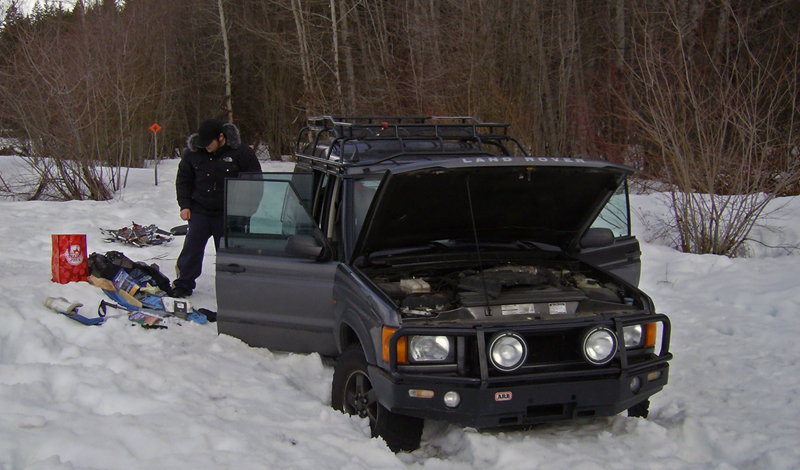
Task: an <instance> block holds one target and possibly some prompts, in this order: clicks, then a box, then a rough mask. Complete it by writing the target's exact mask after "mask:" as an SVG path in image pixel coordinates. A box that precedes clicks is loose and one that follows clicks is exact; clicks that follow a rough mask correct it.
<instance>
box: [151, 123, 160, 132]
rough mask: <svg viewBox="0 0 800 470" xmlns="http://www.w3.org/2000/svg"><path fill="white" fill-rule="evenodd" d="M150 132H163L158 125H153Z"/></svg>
mask: <svg viewBox="0 0 800 470" xmlns="http://www.w3.org/2000/svg"><path fill="white" fill-rule="evenodd" d="M150 130H151V131H153V132H158V131H160V130H161V126H159V125H158V124H153V125H152V126H150Z"/></svg>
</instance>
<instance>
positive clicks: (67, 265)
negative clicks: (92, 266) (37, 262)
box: [50, 235, 89, 284]
mask: <svg viewBox="0 0 800 470" xmlns="http://www.w3.org/2000/svg"><path fill="white" fill-rule="evenodd" d="M50 265H51V268H52V270H53V282H58V283H60V284H66V283H68V282H79V281H86V280H87V279H88V278H89V264H88V262H87V256H86V235H53V257H52V261H51V262H50Z"/></svg>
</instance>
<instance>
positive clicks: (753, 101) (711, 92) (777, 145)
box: [630, 6, 800, 256]
mask: <svg viewBox="0 0 800 470" xmlns="http://www.w3.org/2000/svg"><path fill="white" fill-rule="evenodd" d="M723 8H726V6H723ZM689 11H690V12H691V11H692V9H690V10H689ZM683 13H685V10H677V9H670V8H667V9H666V10H665V11H664V17H663V21H661V22H659V21H656V20H655V17H654V16H652V15H651V14H650V12H643V11H639V12H638V13H637V14H638V16H637V17H636V20H637V27H638V28H639V33H638V34H637V36H636V40H635V43H634V47H635V48H636V50H635V51H634V52H633V59H632V60H633V63H632V67H631V72H632V74H631V77H632V79H633V86H632V89H633V90H634V92H635V93H636V94H637V96H638V97H639V100H638V101H637V102H635V107H634V108H632V109H630V112H631V115H632V116H633V117H634V119H635V121H636V123H637V125H638V127H639V129H640V131H641V132H642V133H643V135H644V137H645V138H646V139H647V141H648V142H650V144H652V147H651V148H652V149H653V152H654V153H656V155H658V156H659V158H660V160H661V162H662V165H663V171H664V175H665V177H666V179H667V181H668V182H670V183H673V185H672V186H671V188H672V189H671V191H670V208H671V209H672V212H673V216H674V221H673V223H672V224H671V225H672V226H673V228H674V229H675V232H674V233H675V240H674V243H675V245H676V246H677V247H678V248H679V249H681V250H682V251H686V252H692V253H715V254H721V255H727V256H737V255H740V254H742V246H743V244H744V242H745V241H746V240H747V237H748V235H749V233H750V230H751V229H752V228H753V226H754V225H755V224H757V223H758V222H759V220H760V218H761V217H762V215H763V214H764V211H765V209H766V207H767V205H768V204H769V202H770V201H772V200H773V199H774V198H775V197H776V196H778V195H781V194H783V193H784V192H785V191H786V190H787V189H788V188H791V187H792V186H793V185H796V184H797V182H798V181H800V165H798V163H797V161H796V159H794V158H792V157H791V155H790V149H791V146H792V145H793V142H795V141H796V136H797V130H798V129H797V127H796V123H795V122H794V119H793V118H790V120H789V121H788V122H787V121H786V117H787V116H794V115H796V113H797V111H798V110H797V96H798V95H797V90H798V80H799V78H798V77H800V68H798V42H797V37H796V36H795V37H794V38H788V40H786V39H787V38H785V37H784V38H783V40H781V38H780V37H779V36H776V37H774V38H773V39H774V41H773V42H772V44H771V45H769V46H768V47H762V48H760V50H758V51H756V49H757V48H756V47H755V45H754V38H753V37H751V36H749V35H748V32H747V31H746V30H745V29H743V28H742V27H741V21H742V18H740V17H739V16H738V15H737V14H735V12H730V11H729V13H728V14H730V18H731V19H732V20H733V21H734V24H732V25H731V27H732V28H733V29H734V31H735V32H736V33H735V36H734V38H733V41H732V43H730V44H729V46H728V47H729V51H730V52H729V53H728V54H727V57H726V59H725V61H724V63H713V62H711V61H701V60H698V57H699V58H706V57H713V55H714V54H715V52H718V51H719V47H717V46H716V45H714V46H712V47H710V48H709V47H706V46H705V44H704V43H703V42H701V41H699V40H698V39H697V37H696V36H695V35H694V27H693V26H692V24H693V23H695V22H696V18H694V17H693V16H692V15H689V16H686V15H684V14H683ZM728 14H725V15H724V16H727V15H728ZM682 22H684V23H682ZM686 22H688V24H689V25H688V26H687V25H686ZM669 44H672V45H673V46H674V49H671V48H669V47H668V46H667V45H669ZM665 46H667V47H665ZM786 48H789V50H790V51H791V52H790V54H789V55H786V54H785V53H786V50H787V49H786ZM756 54H758V56H756ZM784 59H788V60H784Z"/></svg>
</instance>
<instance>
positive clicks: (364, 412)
mask: <svg viewBox="0 0 800 470" xmlns="http://www.w3.org/2000/svg"><path fill="white" fill-rule="evenodd" d="M331 406H333V408H334V409H336V410H339V411H341V412H343V413H347V414H349V415H354V416H355V415H357V416H360V417H362V418H369V428H370V431H371V432H372V437H378V436H380V437H382V438H383V440H384V441H386V444H387V445H388V446H389V448H390V449H391V450H392V452H400V451H406V452H411V451H413V450H416V449H418V448H419V444H420V441H421V439H422V427H423V424H424V421H423V420H422V419H419V418H412V417H410V416H403V415H399V414H397V413H392V412H391V411H389V410H387V409H386V408H385V407H384V406H383V405H381V404H380V403H379V402H378V397H377V396H376V393H375V390H374V389H373V388H372V382H371V381H370V379H369V372H368V371H367V360H366V358H365V357H364V351H362V350H361V346H360V345H354V346H351V347H349V348H347V349H346V350H345V352H344V353H343V354H342V355H341V357H339V359H338V360H337V361H336V365H335V366H334V369H333V385H332V388H331Z"/></svg>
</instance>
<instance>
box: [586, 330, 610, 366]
mask: <svg viewBox="0 0 800 470" xmlns="http://www.w3.org/2000/svg"><path fill="white" fill-rule="evenodd" d="M616 352H617V337H616V335H614V332H613V331H611V330H609V329H608V328H605V327H597V328H592V329H591V330H589V331H587V332H586V334H585V335H584V336H583V355H584V358H585V359H586V360H587V361H588V362H589V363H591V364H594V365H598V366H599V365H603V364H606V363H608V362H609V361H611V359H613V358H614V354H615V353H616Z"/></svg>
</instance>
